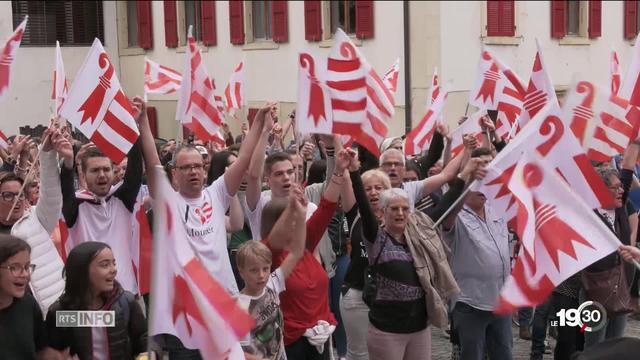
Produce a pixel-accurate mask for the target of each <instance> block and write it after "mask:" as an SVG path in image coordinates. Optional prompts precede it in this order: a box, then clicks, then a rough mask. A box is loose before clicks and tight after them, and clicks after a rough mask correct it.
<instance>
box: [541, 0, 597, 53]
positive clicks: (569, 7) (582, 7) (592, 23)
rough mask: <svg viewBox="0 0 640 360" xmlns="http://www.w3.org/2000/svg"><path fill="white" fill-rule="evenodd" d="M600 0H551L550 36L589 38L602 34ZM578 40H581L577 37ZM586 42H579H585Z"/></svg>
mask: <svg viewBox="0 0 640 360" xmlns="http://www.w3.org/2000/svg"><path fill="white" fill-rule="evenodd" d="M601 26H602V1H597V0H595V1H594V0H591V1H576V0H571V1H558V0H553V1H551V37H552V38H555V39H562V38H564V37H570V38H574V39H575V38H582V39H586V38H587V37H588V38H590V39H593V38H597V37H600V36H601V34H602V30H601ZM578 40H579V41H582V40H580V39H578ZM587 43H588V42H580V44H587Z"/></svg>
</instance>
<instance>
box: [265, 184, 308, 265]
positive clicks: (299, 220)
mask: <svg viewBox="0 0 640 360" xmlns="http://www.w3.org/2000/svg"><path fill="white" fill-rule="evenodd" d="M285 214H286V217H285ZM306 215H307V200H306V199H305V197H304V192H303V191H302V189H301V188H300V187H298V186H295V187H294V188H293V189H292V191H291V195H290V196H289V205H288V206H287V209H285V213H283V214H282V216H280V218H279V219H278V221H277V222H276V224H275V225H274V229H275V230H278V229H276V228H278V227H282V228H283V229H285V231H287V232H288V233H289V236H290V241H289V245H288V250H289V253H288V254H287V257H286V258H285V259H284V261H282V263H281V264H280V270H281V271H282V274H283V275H284V277H285V278H287V277H288V276H289V274H291V273H292V272H293V269H294V268H295V267H296V264H297V263H298V261H299V260H300V259H301V258H302V256H303V254H304V245H305V242H306V238H307V224H306V220H305V218H306ZM272 234H273V230H272V232H271V233H270V234H269V238H271V237H272Z"/></svg>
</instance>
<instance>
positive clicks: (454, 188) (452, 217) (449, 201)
mask: <svg viewBox="0 0 640 360" xmlns="http://www.w3.org/2000/svg"><path fill="white" fill-rule="evenodd" d="M482 164H483V162H482V160H481V159H479V158H473V159H470V160H469V161H468V162H467V164H466V165H465V167H464V169H462V171H461V172H460V176H458V177H457V178H456V180H454V181H453V182H452V184H451V187H450V188H449V191H447V192H446V193H445V194H444V196H443V197H442V200H441V201H440V202H439V203H438V205H437V206H436V209H435V210H434V211H433V212H432V213H431V215H430V216H431V220H433V221H434V222H435V221H438V219H439V218H440V217H441V216H442V215H444V213H445V212H446V211H447V210H448V209H449V207H451V206H452V205H453V203H454V202H455V201H456V200H457V199H458V198H459V197H460V195H462V192H463V191H464V189H465V187H466V186H468V185H469V184H471V182H472V181H473V180H475V179H478V180H479V179H482V178H484V176H485V175H486V174H487V170H486V168H485V167H484V166H483V165H482ZM463 206H464V201H461V202H460V203H459V204H458V205H456V207H455V208H454V209H453V211H451V213H449V215H447V217H446V218H445V219H444V221H443V222H442V227H443V229H444V230H445V231H449V230H451V229H452V228H453V226H454V225H455V223H456V217H457V216H458V213H459V212H460V210H461V209H462V207H463Z"/></svg>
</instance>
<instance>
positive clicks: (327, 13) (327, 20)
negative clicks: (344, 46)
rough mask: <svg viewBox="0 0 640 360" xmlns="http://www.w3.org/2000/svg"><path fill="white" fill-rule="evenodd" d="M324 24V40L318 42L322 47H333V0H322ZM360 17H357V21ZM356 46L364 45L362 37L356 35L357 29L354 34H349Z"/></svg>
mask: <svg viewBox="0 0 640 360" xmlns="http://www.w3.org/2000/svg"><path fill="white" fill-rule="evenodd" d="M320 10H321V11H320V16H321V19H320V20H321V24H322V37H321V38H322V40H321V41H320V42H319V43H318V46H319V47H321V48H330V47H333V32H332V31H331V1H326V0H322V2H321V7H320ZM357 21H358V19H357V18H356V22H357ZM347 36H349V39H351V41H352V42H353V44H354V45H355V46H358V47H360V46H362V39H360V38H358V37H356V33H355V29H354V32H353V34H347Z"/></svg>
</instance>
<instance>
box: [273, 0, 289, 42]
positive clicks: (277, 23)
mask: <svg viewBox="0 0 640 360" xmlns="http://www.w3.org/2000/svg"><path fill="white" fill-rule="evenodd" d="M271 24H272V26H273V31H272V32H271V33H272V34H273V41H274V42H277V43H286V42H287V41H289V17H288V14H287V1H280V0H278V1H273V2H272V3H271Z"/></svg>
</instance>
